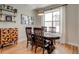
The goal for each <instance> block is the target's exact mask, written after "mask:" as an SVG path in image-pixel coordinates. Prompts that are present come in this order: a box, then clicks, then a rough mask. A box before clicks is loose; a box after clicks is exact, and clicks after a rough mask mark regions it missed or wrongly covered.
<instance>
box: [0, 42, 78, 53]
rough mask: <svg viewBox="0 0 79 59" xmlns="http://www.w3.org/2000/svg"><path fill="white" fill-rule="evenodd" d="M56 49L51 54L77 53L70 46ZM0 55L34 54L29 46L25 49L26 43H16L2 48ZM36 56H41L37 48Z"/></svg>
mask: <svg viewBox="0 0 79 59" xmlns="http://www.w3.org/2000/svg"><path fill="white" fill-rule="evenodd" d="M55 47H56V49H55V50H54V51H53V52H52V54H72V53H76V52H77V51H76V50H75V49H74V50H73V48H72V47H70V46H67V45H62V44H59V43H58V44H56V45H55ZM0 54H35V52H34V48H33V50H31V46H30V45H29V47H28V48H27V47H26V42H21V43H18V44H17V45H11V46H7V47H4V48H3V50H2V53H1V49H0ZM36 54H42V49H41V48H38V49H37V53H36ZM45 54H47V51H45Z"/></svg>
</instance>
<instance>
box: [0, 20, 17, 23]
mask: <svg viewBox="0 0 79 59" xmlns="http://www.w3.org/2000/svg"><path fill="white" fill-rule="evenodd" d="M0 22H14V23H15V22H16V21H6V20H0Z"/></svg>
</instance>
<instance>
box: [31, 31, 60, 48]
mask: <svg viewBox="0 0 79 59" xmlns="http://www.w3.org/2000/svg"><path fill="white" fill-rule="evenodd" d="M32 35H33V36H34V33H32ZM42 37H43V38H44V39H46V40H50V41H51V43H52V44H51V45H52V47H51V48H52V49H55V46H54V44H53V40H58V39H60V34H59V33H51V32H44V35H43V36H42Z"/></svg>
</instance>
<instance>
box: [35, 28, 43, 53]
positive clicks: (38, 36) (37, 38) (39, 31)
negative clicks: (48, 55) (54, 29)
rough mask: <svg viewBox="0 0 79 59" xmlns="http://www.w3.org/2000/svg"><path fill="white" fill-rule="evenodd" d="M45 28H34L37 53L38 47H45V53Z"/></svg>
mask: <svg viewBox="0 0 79 59" xmlns="http://www.w3.org/2000/svg"><path fill="white" fill-rule="evenodd" d="M42 31H43V29H42V28H34V35H35V53H36V50H37V48H38V47H41V48H43V54H44V50H45V49H44V46H45V45H44V39H43V37H42V36H43V32H42Z"/></svg>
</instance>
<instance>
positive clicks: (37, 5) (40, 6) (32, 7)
mask: <svg viewBox="0 0 79 59" xmlns="http://www.w3.org/2000/svg"><path fill="white" fill-rule="evenodd" d="M50 5H51V4H28V6H29V7H31V9H37V8H43V7H47V6H50Z"/></svg>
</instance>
